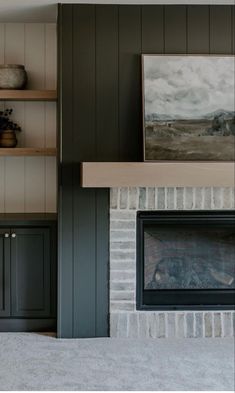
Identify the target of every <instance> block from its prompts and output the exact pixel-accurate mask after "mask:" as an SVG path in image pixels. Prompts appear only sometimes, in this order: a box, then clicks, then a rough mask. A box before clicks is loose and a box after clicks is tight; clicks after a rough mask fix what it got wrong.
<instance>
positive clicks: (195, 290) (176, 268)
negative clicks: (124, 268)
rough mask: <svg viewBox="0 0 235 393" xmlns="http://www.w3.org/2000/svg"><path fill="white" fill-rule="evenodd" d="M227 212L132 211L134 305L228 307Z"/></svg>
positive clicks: (233, 230) (231, 249) (233, 288)
mask: <svg viewBox="0 0 235 393" xmlns="http://www.w3.org/2000/svg"><path fill="white" fill-rule="evenodd" d="M234 224H235V215H234V213H233V212H232V211H193V212H192V211H184V212H182V211H181V212H179V211H170V212H169V211H168V212H160V211H138V212H137V299H136V300H137V309H138V310H148V309H149V310H161V309H162V310H177V309H181V310H190V309H192V310H195V309H197V310H199V309H231V307H232V306H233V305H234V297H235V275H234V273H235V271H234V261H235V225H234Z"/></svg>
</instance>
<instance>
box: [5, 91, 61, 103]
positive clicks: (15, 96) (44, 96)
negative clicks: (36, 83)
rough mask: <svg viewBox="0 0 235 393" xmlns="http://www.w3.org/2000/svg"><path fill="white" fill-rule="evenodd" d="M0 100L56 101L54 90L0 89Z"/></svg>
mask: <svg viewBox="0 0 235 393" xmlns="http://www.w3.org/2000/svg"><path fill="white" fill-rule="evenodd" d="M0 100H5V101H56V100H57V92H56V90H1V89H0Z"/></svg>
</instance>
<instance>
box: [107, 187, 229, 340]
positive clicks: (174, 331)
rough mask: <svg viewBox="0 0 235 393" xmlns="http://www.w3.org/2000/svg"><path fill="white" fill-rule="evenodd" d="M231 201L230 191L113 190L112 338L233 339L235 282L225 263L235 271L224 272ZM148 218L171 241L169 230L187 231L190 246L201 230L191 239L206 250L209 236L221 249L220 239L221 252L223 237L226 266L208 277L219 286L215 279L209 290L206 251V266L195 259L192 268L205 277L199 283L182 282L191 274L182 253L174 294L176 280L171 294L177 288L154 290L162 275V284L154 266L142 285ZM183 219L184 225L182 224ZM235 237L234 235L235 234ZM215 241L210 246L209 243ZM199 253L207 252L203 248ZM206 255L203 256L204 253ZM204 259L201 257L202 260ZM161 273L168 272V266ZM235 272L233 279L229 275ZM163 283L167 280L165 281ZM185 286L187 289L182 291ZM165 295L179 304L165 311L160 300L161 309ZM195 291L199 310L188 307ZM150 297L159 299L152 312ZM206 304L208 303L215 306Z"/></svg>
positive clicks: (222, 251)
mask: <svg viewBox="0 0 235 393" xmlns="http://www.w3.org/2000/svg"><path fill="white" fill-rule="evenodd" d="M234 201H235V198H234V188H227V187H226V188H218V187H200V188H191V187H186V188H182V187H176V188H173V187H168V188H163V187H129V188H127V187H120V188H112V189H111V191H110V275H109V288H110V291H109V294H110V299H109V308H110V317H109V321H110V336H111V337H120V338H125V337H129V338H136V337H140V338H168V337H169V338H170V337H171V338H173V337H174V338H186V337H195V338H199V337H232V336H234V331H235V312H234V299H232V297H233V296H232V295H233V294H234V281H232V279H233V277H231V276H232V275H233V274H234V260H232V258H231V259H227V258H226V260H227V262H226V263H228V262H229V265H230V262H232V267H231V265H230V268H229V269H227V267H226V266H225V256H226V255H231V257H233V256H234V246H233V241H232V238H231V239H230V237H229V235H228V231H229V233H230V230H231V228H232V222H233V223H234V221H235V213H234V207H235V206H234ZM151 217H152V219H153V222H154V221H155V223H154V225H153V226H151V225H150V229H151V228H154V226H155V229H156V228H158V225H156V222H157V223H159V228H161V229H163V227H164V226H165V228H168V234H170V229H171V230H173V229H174V228H175V229H174V231H175V232H174V233H177V234H178V232H180V231H179V227H180V226H182V225H183V224H184V227H186V228H187V231H188V235H187V236H188V239H189V240H188V244H191V243H192V241H193V237H192V230H193V229H194V230H196V229H197V228H198V230H197V237H196V239H195V238H194V243H195V245H197V244H198V243H200V242H202V240H203V239H204V240H203V242H202V243H205V244H207V246H208V243H206V239H208V236H209V234H208V228H211V230H213V231H212V232H213V236H212V234H211V236H212V239H214V240H213V242H212V244H216V243H217V242H218V241H217V239H218V240H219V244H220V245H221V244H222V243H224V240H223V236H225V237H226V242H225V243H226V244H225V245H224V246H221V247H219V250H220V251H219V252H220V253H222V255H223V253H225V255H224V257H223V258H219V263H220V265H219V264H218V263H217V265H218V266H216V269H215V268H214V270H211V269H213V264H212V266H210V274H214V276H215V277H217V279H216V281H214V280H212V279H210V282H205V277H206V275H205V274H204V269H203V268H204V267H205V269H207V270H208V269H209V263H211V262H210V260H209V255H210V254H209V251H210V249H209V248H208V247H207V254H206V255H207V258H206V260H207V262H208V261H209V262H208V263H207V264H205V265H203V264H202V261H201V262H200V259H199V258H198V255H195V257H194V258H192V260H191V261H190V263H191V264H193V266H194V268H196V267H197V268H200V269H201V270H203V274H202V273H201V274H199V273H198V276H199V278H200V280H199V281H198V280H196V279H194V280H188V281H187V280H186V281H185V280H184V277H183V275H182V274H181V273H180V272H181V270H182V269H185V270H186V272H188V270H187V269H189V267H190V264H188V265H187V260H188V258H186V255H184V254H183V257H184V258H182V252H181V251H183V250H181V251H180V250H178V253H177V255H175V257H177V258H175V263H176V262H178V265H176V268H178V271H177V272H178V286H177V287H176V283H175V280H173V281H174V286H173V283H172V280H171V281H170V282H169V281H168V282H167V281H166V280H162V281H161V283H160V284H161V287H160V288H158V287H157V285H156V283H155V285H153V284H154V280H153V277H154V272H155V273H157V278H158V277H159V276H158V274H159V272H158V271H157V269H156V266H155V265H153V267H152V268H151V269H150V271H149V275H148V278H149V279H148V281H147V280H146V281H144V271H143V268H144V265H143V261H144V259H143V254H142V259H141V252H142V253H143V249H142V251H141V246H140V244H141V241H142V246H143V236H144V233H145V232H146V229H147V228H148V226H149V224H150V219H151ZM160 219H161V223H162V224H161V226H160ZM183 219H184V222H183V221H181V220H183ZM190 227H191V228H192V230H191V232H190V231H189V228H190ZM206 227H207V230H206ZM177 228H178V229H177ZM223 231H224V232H223ZM181 232H182V231H181ZM232 232H235V229H234V231H232ZM190 233H191V235H190ZM203 234H204V235H203ZM150 235H151V232H150ZM190 236H191V239H190ZM211 236H210V237H209V239H211ZM153 240H154V239H153ZM170 240H171V239H170ZM173 240H174V239H173ZM182 240H183V241H185V238H183V239H182V237H181V238H179V237H178V239H177V245H178V249H179V248H180V244H181V242H182ZM230 240H231V242H230ZM189 242H191V243H189ZM151 245H152V239H151ZM200 247H201V248H202V246H200ZM195 248H196V247H195ZM204 248H205V249H206V247H204ZM150 250H151V247H150ZM154 250H156V245H153V251H154ZM159 250H160V249H159ZM188 251H191V250H190V249H189V250H188ZM214 253H216V261H218V255H217V254H218V248H217V249H216V251H215V252H214ZM195 254H196V252H195ZM219 255H220V254H219ZM199 256H200V257H201V254H200V255H199ZM164 257H165V258H169V257H171V255H169V253H168V254H167V253H166V254H165V255H164ZM164 257H163V258H164ZM170 260H171V258H170ZM168 263H169V262H168ZM163 265H167V260H166V259H165V261H164V263H163ZM150 267H151V266H150ZM168 268H169V267H168ZM231 269H232V272H233V274H231ZM155 270H156V271H155ZM170 270H171V274H168V276H169V275H173V274H172V268H170ZM173 270H174V269H173ZM207 270H206V271H207ZM217 271H219V274H218V273H217ZM168 273H170V272H168ZM216 273H217V274H216ZM174 274H175V273H174ZM187 277H188V275H187ZM215 277H214V278H215ZM160 278H161V279H163V277H160ZM218 278H219V280H218ZM165 279H166V276H165ZM157 283H159V280H157ZM166 284H167V286H166ZM170 285H171V286H170ZM183 285H184V288H181V289H180V287H181V286H183ZM150 286H154V288H149V287H150ZM164 286H165V288H164ZM157 291H158V292H157ZM165 291H168V295H169V294H170V293H173V294H174V298H173V301H174V303H173V302H172V304H169V296H168V300H166V299H167V298H165V303H166V304H164V303H163V300H161V302H160V301H159V296H157V294H159V293H160V295H161V296H162V295H163V293H166V292H165ZM179 291H182V293H183V295H182V299H180V298H179ZM190 291H191V293H192V294H193V295H195V294H196V295H197V298H196V300H195V303H196V304H194V305H193V304H191V303H190V304H185V303H186V301H187V300H188V299H189V293H190ZM203 291H205V293H204V296H205V294H206V296H205V297H204V299H203V298H202V295H203ZM148 294H149V295H152V294H155V299H154V297H152V299H151V302H152V304H151V303H150V301H149V303H150V304H148V302H147V300H148V299H147V298H145V296H147V295H148ZM176 294H177V297H176ZM199 295H200V299H199ZM215 295H216V296H217V300H216V296H215ZM176 298H177V299H178V301H179V299H180V302H178V303H179V304H176ZM209 299H211V301H210V302H209ZM167 302H168V304H167Z"/></svg>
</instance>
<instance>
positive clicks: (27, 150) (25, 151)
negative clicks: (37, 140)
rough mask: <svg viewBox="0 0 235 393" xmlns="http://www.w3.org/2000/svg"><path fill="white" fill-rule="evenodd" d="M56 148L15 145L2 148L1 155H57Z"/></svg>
mask: <svg viewBox="0 0 235 393" xmlns="http://www.w3.org/2000/svg"><path fill="white" fill-rule="evenodd" d="M56 154H57V150H56V148H41V147H15V148H10V149H8V148H0V157H1V156H5V157H7V156H14V157H19V156H56Z"/></svg>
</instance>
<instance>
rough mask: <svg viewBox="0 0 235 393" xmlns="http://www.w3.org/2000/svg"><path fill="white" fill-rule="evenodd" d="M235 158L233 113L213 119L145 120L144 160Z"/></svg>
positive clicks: (222, 159)
mask: <svg viewBox="0 0 235 393" xmlns="http://www.w3.org/2000/svg"><path fill="white" fill-rule="evenodd" d="M234 159H235V122H234V115H233V114H229V115H228V114H226V116H223V117H222V116H221V115H220V116H217V117H214V118H213V119H207V118H204V119H192V120H180V119H175V120H172V119H171V120H164V121H163V120H155V119H151V120H149V119H148V120H146V123H145V160H182V161H184V160H186V161H187V160H201V161H207V160H212V161H213V160H215V161H233V160H234Z"/></svg>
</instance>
